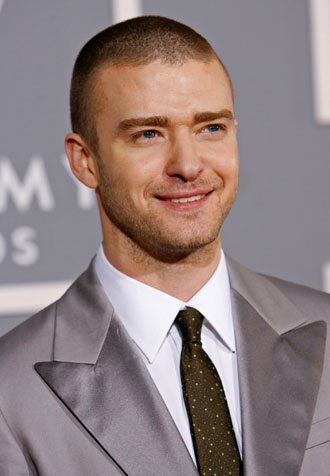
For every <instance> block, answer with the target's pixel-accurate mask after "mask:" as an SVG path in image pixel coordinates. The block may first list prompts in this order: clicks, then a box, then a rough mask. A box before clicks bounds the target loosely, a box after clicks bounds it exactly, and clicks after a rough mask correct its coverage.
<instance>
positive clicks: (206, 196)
mask: <svg viewBox="0 0 330 476" xmlns="http://www.w3.org/2000/svg"><path fill="white" fill-rule="evenodd" d="M95 81H96V85H95V92H94V96H95V97H94V101H95V107H96V114H95V117H96V130H97V135H98V152H97V154H95V153H93V151H91V150H90V149H89V148H88V146H87V144H86V143H85V141H84V139H83V138H81V137H80V136H78V135H77V134H68V136H67V138H66V150H67V154H68V157H69V159H70V163H71V168H72V170H73V172H74V174H75V175H76V177H77V178H78V179H79V180H81V181H82V182H83V183H84V184H85V185H87V186H89V187H92V188H95V189H96V192H97V197H98V204H99V209H100V216H101V223H102V228H103V235H104V247H105V252H106V255H107V257H108V259H109V260H110V262H111V263H112V264H113V265H114V266H116V267H117V268H118V269H119V270H121V271H122V272H124V273H126V274H128V275H130V276H132V277H134V278H136V279H139V280H141V281H143V282H145V283H146V284H149V285H151V286H154V287H156V288H158V289H161V290H163V291H165V292H168V293H169V294H172V295H174V296H176V297H178V298H180V299H183V300H188V299H189V298H190V297H191V296H192V295H193V294H195V292H197V291H198V289H200V287H201V286H203V284H204V283H205V282H206V281H207V280H208V279H209V277H210V276H211V275H212V274H213V272H214V270H215V269H216V266H217V265H218V262H219V259H220V249H221V243H220V228H221V226H222V223H223V221H224V219H225V218H226V216H227V214H228V212H229V210H230V208H231V207H232V204H233V202H234V200H235V196H236V193H237V188H238V176H239V162H238V150H237V141H236V121H235V119H234V110H233V100H232V92H231V87H230V84H229V81H228V79H227V77H226V74H225V72H224V71H223V69H222V67H221V66H220V64H219V62H218V61H216V60H211V61H209V62H200V61H192V60H190V61H187V62H185V63H183V64H181V65H168V64H162V63H161V62H153V63H150V64H148V65H143V66H127V65H126V66H105V67H103V68H102V69H101V70H100V72H99V73H98V74H97V76H96V80H95ZM192 196H201V198H200V199H199V200H195V201H190V202H187V203H178V202H173V201H171V200H172V199H180V198H189V197H190V198H191V197H192Z"/></svg>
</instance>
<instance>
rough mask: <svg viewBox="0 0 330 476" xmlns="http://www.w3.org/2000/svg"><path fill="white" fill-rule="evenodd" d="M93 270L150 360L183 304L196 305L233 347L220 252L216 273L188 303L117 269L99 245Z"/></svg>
mask: <svg viewBox="0 0 330 476" xmlns="http://www.w3.org/2000/svg"><path fill="white" fill-rule="evenodd" d="M95 270H96V273H97V276H98V278H99V280H100V282H101V284H102V286H103V288H104V291H105V293H106V295H107V296H108V299H109V300H110V301H111V303H112V305H113V307H114V309H115V312H116V314H117V315H118V316H119V318H120V319H121V321H122V323H123V324H124V326H125V328H126V330H127V331H128V333H129V335H130V336H131V338H132V339H133V341H134V342H135V343H136V345H137V346H138V347H139V348H140V350H141V351H142V352H143V353H144V355H145V356H146V358H147V359H148V361H149V362H153V360H154V359H155V357H156V355H157V353H158V351H159V349H160V347H161V345H162V343H163V342H164V340H165V338H166V336H167V334H168V332H169V330H170V328H171V326H172V324H173V322H174V320H175V318H176V316H177V314H178V312H179V311H180V309H183V308H184V307H185V306H191V307H195V308H196V309H198V310H199V311H200V312H201V313H202V314H203V315H204V317H205V318H206V320H207V321H208V323H209V324H210V325H211V327H212V328H213V330H214V331H215V332H216V333H217V334H218V335H219V336H220V338H221V339H222V341H223V342H224V343H225V345H226V346H227V347H228V348H229V349H230V350H231V351H233V352H234V351H235V337H234V327H233V320H232V313H231V304H230V287H229V278H228V272H227V266H226V260H225V255H224V254H223V252H221V259H220V263H219V265H218V267H217V269H216V271H215V273H214V274H213V275H212V277H211V278H210V279H209V281H208V282H207V283H206V284H205V285H204V286H203V287H202V288H201V289H200V290H199V291H198V292H197V293H196V294H195V295H194V296H193V297H192V298H191V299H190V300H189V301H188V302H187V303H185V302H182V301H180V300H179V299H177V298H175V297H173V296H170V295H169V294H166V293H164V292H162V291H160V290H158V289H155V288H153V287H151V286H148V285H147V284H144V283H142V282H140V281H137V280H136V279H133V278H131V277H129V276H127V275H126V274H123V273H122V272H120V271H119V270H118V269H116V268H115V267H114V266H112V264H111V263H110V262H109V261H108V260H107V258H106V256H105V254H104V250H103V246H102V245H101V246H100V248H99V250H98V253H97V255H96V260H95Z"/></svg>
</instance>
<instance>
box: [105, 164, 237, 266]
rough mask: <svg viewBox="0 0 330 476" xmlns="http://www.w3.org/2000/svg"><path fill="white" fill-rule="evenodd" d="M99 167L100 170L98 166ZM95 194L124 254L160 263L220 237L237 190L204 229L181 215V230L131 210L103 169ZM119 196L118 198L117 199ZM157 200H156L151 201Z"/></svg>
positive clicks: (157, 217)
mask: <svg viewBox="0 0 330 476" xmlns="http://www.w3.org/2000/svg"><path fill="white" fill-rule="evenodd" d="M102 168H103V167H102ZM100 172H101V173H100V184H99V188H98V194H99V198H100V201H101V203H102V206H103V209H104V212H105V214H106V215H107V218H108V219H109V220H110V222H111V226H114V227H115V228H116V229H117V230H119V232H120V233H121V234H122V235H124V237H125V238H126V245H127V246H126V251H127V252H128V253H129V252H131V253H132V254H133V255H134V257H135V259H137V257H138V256H139V258H138V259H139V260H143V256H144V257H145V258H147V257H152V258H153V259H155V260H157V261H161V262H164V263H176V262H178V261H180V260H184V259H185V258H187V257H189V256H190V255H192V254H196V252H198V251H202V252H203V251H205V252H207V249H208V248H209V247H210V246H212V243H215V242H216V241H217V240H218V239H219V237H220V229H221V226H222V224H223V222H224V220H225V218H226V217H227V215H228V213H229V211H230V209H231V207H232V205H233V203H234V200H235V197H236V193H237V187H236V190H235V191H234V193H233V194H232V196H231V197H230V199H229V200H228V201H227V202H226V203H224V204H221V205H220V206H219V211H218V212H217V213H216V214H214V215H215V216H214V217H213V220H210V224H209V225H208V226H207V227H206V226H205V224H204V225H202V226H200V227H199V226H198V223H197V224H196V216H194V215H191V216H189V214H187V215H185V217H184V220H182V222H183V224H182V228H183V229H182V230H178V227H177V226H176V227H173V228H175V229H172V228H171V227H170V222H168V221H166V220H165V218H164V217H162V216H160V215H157V214H155V213H150V214H146V213H144V214H143V215H141V214H138V213H136V212H135V211H134V209H133V208H132V207H130V204H129V203H128V202H127V201H125V200H124V199H123V192H122V189H121V188H120V186H118V185H116V184H113V183H111V180H110V179H109V177H108V175H107V173H106V171H105V170H100ZM118 197H119V198H118ZM155 200H157V199H155Z"/></svg>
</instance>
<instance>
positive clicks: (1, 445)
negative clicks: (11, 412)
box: [0, 411, 37, 476]
mask: <svg viewBox="0 0 330 476" xmlns="http://www.w3.org/2000/svg"><path fill="white" fill-rule="evenodd" d="M0 475H5V476H36V475H37V473H36V472H35V471H33V470H32V469H31V468H30V467H29V464H28V463H27V461H26V459H25V457H24V454H23V451H22V449H21V448H20V446H19V445H18V443H17V441H16V440H15V437H14V435H13V434H12V432H11V430H10V428H9V426H8V425H7V422H6V420H5V419H4V416H3V414H2V413H1V411H0Z"/></svg>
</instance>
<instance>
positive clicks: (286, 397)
mask: <svg viewBox="0 0 330 476" xmlns="http://www.w3.org/2000/svg"><path fill="white" fill-rule="evenodd" d="M230 263H231V265H230V270H231V273H230V275H231V283H232V307H233V316H234V323H235V335H236V348H237V358H238V372H239V386H240V397H241V412H242V432H243V460H244V468H245V472H244V474H245V475H246V476H265V474H267V476H278V475H285V476H298V475H299V471H300V467H301V464H302V461H303V457H304V452H305V447H306V441H307V438H308V434H309V431H310V427H311V424H312V418H313V413H314V409H315V404H316V399H317V395H318V390H319V386H320V380H321V374H322V367H323V359H324V350H325V339H326V324H325V323H324V322H323V321H317V322H312V323H310V324H307V325H306V324H305V319H304V317H302V316H301V315H300V314H299V313H298V311H297V310H296V308H295V307H294V306H293V305H292V303H291V302H289V301H288V300H287V299H286V298H285V296H284V295H283V294H282V293H280V292H279V291H278V290H277V289H276V288H275V286H273V285H272V284H271V283H270V282H269V281H268V280H267V279H265V278H263V277H261V276H259V275H257V274H256V275H255V274H254V273H252V272H250V271H247V270H245V269H243V270H242V271H243V272H242V273H241V270H240V269H239V268H237V267H236V264H235V266H232V261H231V260H230ZM234 268H235V269H234ZM246 273H247V274H246ZM245 280H247V282H246V286H245V283H244V281H245ZM253 282H254V284H253ZM250 289H253V291H254V293H256V289H258V292H259V293H262V298H261V299H258V300H257V302H256V301H255V299H254V298H255V297H257V294H258V292H257V294H253V293H252V292H250ZM243 294H245V295H243ZM267 298H268V300H269V303H270V308H269V310H268V312H267ZM260 303H261V305H260ZM275 303H276V307H274V304H275ZM257 305H259V306H261V307H259V310H258V311H257V310H256V306H257ZM276 315H277V318H276Z"/></svg>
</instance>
